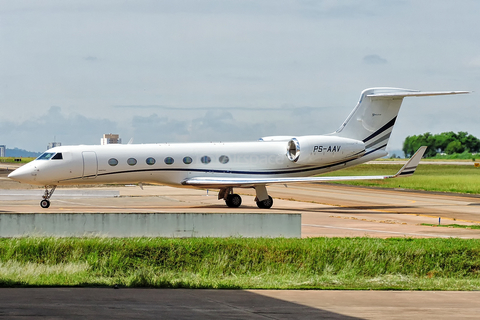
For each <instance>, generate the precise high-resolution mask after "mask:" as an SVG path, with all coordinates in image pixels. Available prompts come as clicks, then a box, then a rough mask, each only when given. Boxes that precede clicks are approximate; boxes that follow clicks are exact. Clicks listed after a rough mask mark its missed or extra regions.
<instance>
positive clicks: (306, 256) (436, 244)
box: [0, 238, 480, 290]
mask: <svg viewBox="0 0 480 320" xmlns="http://www.w3.org/2000/svg"><path fill="white" fill-rule="evenodd" d="M114 284H118V285H120V286H127V287H164V288H262V289H398V290H479V289H480V240H465V239H409V238H390V239H375V238H312V239H242V238H230V239H216V238H203V239H202V238H192V239H164V238H130V239H111V238H19V239H0V286H4V287H6V286H111V285H114Z"/></svg>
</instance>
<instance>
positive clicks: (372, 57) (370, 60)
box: [362, 54, 388, 64]
mask: <svg viewBox="0 0 480 320" xmlns="http://www.w3.org/2000/svg"><path fill="white" fill-rule="evenodd" d="M362 60H363V62H364V63H366V64H386V63H388V61H387V60H386V59H384V58H382V57H380V56H379V55H377V54H369V55H366V56H365V57H363V59H362Z"/></svg>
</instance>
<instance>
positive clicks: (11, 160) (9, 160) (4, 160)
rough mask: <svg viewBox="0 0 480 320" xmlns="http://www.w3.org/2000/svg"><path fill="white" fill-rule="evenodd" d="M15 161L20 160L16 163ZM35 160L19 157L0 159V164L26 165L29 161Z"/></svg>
mask: <svg viewBox="0 0 480 320" xmlns="http://www.w3.org/2000/svg"><path fill="white" fill-rule="evenodd" d="M16 159H20V161H16ZM33 160H35V158H30V157H25V158H20V157H18V158H17V157H0V162H3V163H28V162H30V161H33Z"/></svg>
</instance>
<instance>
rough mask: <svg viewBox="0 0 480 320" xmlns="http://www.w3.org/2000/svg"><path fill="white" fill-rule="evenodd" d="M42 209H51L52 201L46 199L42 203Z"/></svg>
mask: <svg viewBox="0 0 480 320" xmlns="http://www.w3.org/2000/svg"><path fill="white" fill-rule="evenodd" d="M40 207H42V208H44V209H46V208H48V207H50V200H46V199H44V200H42V201H40Z"/></svg>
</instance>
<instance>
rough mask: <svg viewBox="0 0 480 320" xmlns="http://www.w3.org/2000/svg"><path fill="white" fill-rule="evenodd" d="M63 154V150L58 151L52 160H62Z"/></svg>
mask: <svg viewBox="0 0 480 320" xmlns="http://www.w3.org/2000/svg"><path fill="white" fill-rule="evenodd" d="M62 159H63V156H62V153H61V152H58V153H57V154H56V155H54V156H53V158H52V160H62Z"/></svg>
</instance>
